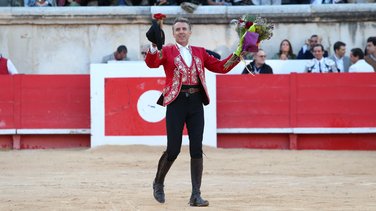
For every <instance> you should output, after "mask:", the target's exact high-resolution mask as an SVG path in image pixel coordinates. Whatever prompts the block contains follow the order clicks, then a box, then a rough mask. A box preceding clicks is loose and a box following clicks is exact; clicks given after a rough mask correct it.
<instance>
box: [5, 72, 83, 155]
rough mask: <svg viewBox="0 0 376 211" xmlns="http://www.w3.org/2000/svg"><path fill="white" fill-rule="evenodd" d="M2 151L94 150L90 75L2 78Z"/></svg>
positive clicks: (15, 76)
mask: <svg viewBox="0 0 376 211" xmlns="http://www.w3.org/2000/svg"><path fill="white" fill-rule="evenodd" d="M0 84H2V89H1V90H0V148H14V149H34V148H62V147H88V146H90V81H89V75H14V76H0Z"/></svg>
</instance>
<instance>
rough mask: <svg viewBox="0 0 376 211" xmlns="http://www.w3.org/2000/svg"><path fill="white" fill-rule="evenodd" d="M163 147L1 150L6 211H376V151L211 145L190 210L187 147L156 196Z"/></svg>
mask: <svg viewBox="0 0 376 211" xmlns="http://www.w3.org/2000/svg"><path fill="white" fill-rule="evenodd" d="M163 149H164V148H163V147H151V146H104V147H98V148H93V149H69V150H21V151H0V210H191V209H196V210H197V209H200V210H216V211H217V210H263V211H264V210H315V211H316V210H361V211H363V210H376V152H374V151H373V152H372V151H287V150H286V151H280V150H249V149H215V148H209V147H205V154H206V157H205V158H204V175H203V185H202V189H201V191H202V196H203V197H204V198H205V199H207V200H209V202H210V206H209V207H207V208H191V207H189V205H188V199H189V196H190V190H191V185H190V172H189V159H190V158H189V153H188V149H187V147H183V149H182V152H181V154H180V156H179V157H178V159H177V160H176V162H175V163H174V165H173V166H172V168H171V170H170V172H169V174H168V175H167V178H166V182H165V192H166V203H165V204H159V203H157V202H156V201H155V200H154V198H153V196H152V187H151V184H152V180H153V178H154V175H155V171H156V166H157V160H158V159H159V156H160V155H161V153H162V151H163Z"/></svg>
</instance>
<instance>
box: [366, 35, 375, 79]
mask: <svg viewBox="0 0 376 211" xmlns="http://www.w3.org/2000/svg"><path fill="white" fill-rule="evenodd" d="M366 49H367V53H366V54H367V56H366V57H364V60H366V62H367V63H368V64H370V65H371V66H372V67H373V70H374V71H375V72H376V37H369V38H368V39H367V48H366Z"/></svg>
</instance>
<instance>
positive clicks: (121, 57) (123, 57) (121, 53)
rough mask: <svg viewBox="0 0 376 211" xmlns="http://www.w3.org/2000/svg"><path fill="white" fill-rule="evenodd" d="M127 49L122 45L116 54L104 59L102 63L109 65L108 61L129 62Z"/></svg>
mask: <svg viewBox="0 0 376 211" xmlns="http://www.w3.org/2000/svg"><path fill="white" fill-rule="evenodd" d="M127 53H128V50H127V47H125V45H120V46H119V47H118V48H117V50H116V51H115V52H114V53H111V54H110V55H107V56H105V57H103V59H102V63H108V61H114V60H115V61H129V59H128V58H127Z"/></svg>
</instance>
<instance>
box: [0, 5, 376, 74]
mask: <svg viewBox="0 0 376 211" xmlns="http://www.w3.org/2000/svg"><path fill="white" fill-rule="evenodd" d="M331 6H335V5H329V6H325V8H329V7H330V8H329V9H327V10H328V11H323V12H318V11H317V10H316V9H315V8H321V7H312V6H301V7H299V6H296V5H295V6H287V5H283V6H266V7H265V6H260V7H256V6H250V7H235V6H233V7H228V8H227V7H215V8H216V9H215V10H213V8H212V7H209V6H208V7H202V8H203V9H201V10H200V11H199V12H197V13H194V14H184V13H183V15H184V16H187V17H189V18H191V20H193V21H192V22H194V25H193V29H192V30H193V34H192V37H191V44H192V45H198V46H204V47H206V48H207V49H210V50H215V51H217V52H218V53H220V54H221V55H222V57H225V56H227V55H229V54H230V53H232V52H233V50H234V49H235V48H236V45H237V40H238V38H237V34H236V33H235V31H234V29H233V27H232V26H230V25H229V22H230V20H231V19H232V17H239V16H241V14H245V13H251V14H259V13H252V11H253V10H255V11H265V14H264V16H267V17H268V18H269V17H270V20H272V21H273V22H274V23H275V30H274V36H273V37H272V39H271V40H269V41H265V42H263V43H262V44H261V47H262V48H263V49H264V50H265V51H266V53H267V54H268V58H269V59H270V58H271V57H272V56H273V54H275V53H276V52H277V51H278V49H279V44H280V42H281V40H283V39H285V38H287V39H289V40H290V41H291V42H292V45H293V48H294V52H295V53H296V54H297V53H298V51H299V48H300V47H301V45H302V44H303V43H304V40H305V39H307V38H308V37H310V36H311V35H312V34H319V35H321V36H322V37H323V45H324V46H325V47H326V48H327V49H328V50H329V52H330V53H331V52H332V49H331V48H332V47H331V46H332V45H333V44H334V43H335V42H336V41H338V40H341V41H343V42H345V43H347V49H348V50H347V52H349V51H350V49H351V48H354V47H360V48H362V49H363V48H364V47H365V45H366V39H367V37H369V36H375V35H376V34H375V31H376V24H375V20H376V16H375V15H374V14H375V12H376V4H367V5H366V7H365V5H364V4H363V6H362V5H360V6H359V5H356V4H353V5H350V4H348V5H341V6H336V7H333V8H339V9H341V11H342V13H341V11H338V15H337V16H338V17H332V16H333V14H336V13H335V12H334V10H333V9H331V8H332V7H331ZM164 8H165V9H164ZM217 8H220V9H221V10H219V9H217ZM236 8H239V11H237V10H234V9H236ZM307 8H308V9H309V10H308V9H307ZM323 8H324V7H323ZM357 8H358V9H357ZM299 9H305V10H307V11H305V10H302V12H301V13H292V12H294V11H295V10H299ZM233 10H234V11H235V12H234V11H233ZM281 10H283V11H285V12H284V13H281ZM289 10H291V11H292V12H291V14H292V15H290V14H289V13H288V11H289ZM347 10H348V11H349V12H348V13H343V11H347ZM363 10H364V11H363ZM145 11H148V12H149V13H148V14H145ZM230 11H232V12H230ZM367 11H368V12H367ZM131 12H133V13H135V14H132V13H131ZM155 12H164V13H167V14H168V17H170V19H169V20H168V21H167V23H166V24H165V27H164V30H165V34H166V42H167V43H171V42H174V40H173V38H172V32H171V21H172V19H173V18H174V17H175V16H177V15H178V14H180V13H181V9H180V8H179V7H168V8H167V7H136V8H134V9H132V8H131V7H123V8H120V7H116V8H93V7H90V8H87V7H85V8H84V7H82V8H51V10H48V9H45V8H43V9H38V8H20V9H18V8H10V9H9V8H8V9H3V8H0V53H2V54H3V56H5V57H8V58H10V59H11V60H12V61H13V63H14V64H15V66H16V67H17V69H18V70H19V72H21V73H26V74H86V73H89V66H90V63H98V62H100V61H101V58H102V57H103V56H105V55H107V54H109V53H111V52H113V51H114V50H115V49H116V47H117V46H118V45H121V44H125V45H126V46H127V47H128V51H129V54H128V56H129V58H130V59H132V60H141V55H140V47H141V46H142V45H144V44H147V43H148V41H147V39H146V37H145V33H146V31H147V29H148V28H149V25H150V16H151V14H152V13H155ZM220 12H223V15H222V16H223V17H221V13H220ZM236 12H238V13H236ZM70 13H71V14H70ZM235 13H236V14H235ZM364 13H365V15H364V17H363V16H362V17H361V18H359V17H358V16H359V15H363V14H364ZM293 14H295V15H293ZM312 14H313V15H314V16H312ZM325 14H327V15H325ZM352 14H353V16H351V15H352ZM367 14H368V16H367ZM261 15H263V14H261ZM310 15H311V16H310ZM355 15H358V16H357V18H354V17H355ZM316 16H317V17H316ZM307 17H308V18H307ZM323 17H328V18H326V19H325V18H323ZM205 18H206V19H205ZM210 18H211V19H210ZM278 18H280V19H278ZM310 18H311V19H310ZM278 20H280V21H278ZM329 47H330V48H329ZM347 54H348V53H347Z"/></svg>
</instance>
